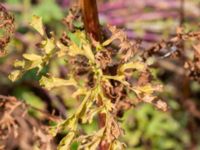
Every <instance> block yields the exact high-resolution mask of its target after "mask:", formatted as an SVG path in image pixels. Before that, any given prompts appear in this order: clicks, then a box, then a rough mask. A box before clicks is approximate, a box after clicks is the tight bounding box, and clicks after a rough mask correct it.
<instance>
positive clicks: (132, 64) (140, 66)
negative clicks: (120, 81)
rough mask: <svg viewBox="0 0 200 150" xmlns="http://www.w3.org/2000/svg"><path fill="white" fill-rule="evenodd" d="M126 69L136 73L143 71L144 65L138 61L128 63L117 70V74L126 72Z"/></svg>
mask: <svg viewBox="0 0 200 150" xmlns="http://www.w3.org/2000/svg"><path fill="white" fill-rule="evenodd" d="M127 69H136V70H138V71H143V70H144V69H146V66H145V64H144V63H142V62H139V61H136V62H129V63H126V64H123V65H122V66H121V67H120V68H119V72H120V73H124V71H126V70H127Z"/></svg>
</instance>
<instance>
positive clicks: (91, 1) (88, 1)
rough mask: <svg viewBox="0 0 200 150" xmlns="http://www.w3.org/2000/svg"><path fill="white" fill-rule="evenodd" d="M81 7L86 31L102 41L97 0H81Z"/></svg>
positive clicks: (104, 146)
mask: <svg viewBox="0 0 200 150" xmlns="http://www.w3.org/2000/svg"><path fill="white" fill-rule="evenodd" d="M80 7H81V11H82V15H83V21H84V27H85V31H86V33H87V34H88V35H89V37H90V36H92V38H94V39H95V40H96V41H98V42H101V34H100V24H99V17H98V9H97V2H96V0H80ZM98 105H99V107H100V106H101V105H102V101H101V100H99V103H98ZM98 120H99V128H103V127H104V126H105V124H106V114H103V113H101V114H99V116H98ZM108 149H109V143H106V142H105V141H104V143H100V145H99V150H108Z"/></svg>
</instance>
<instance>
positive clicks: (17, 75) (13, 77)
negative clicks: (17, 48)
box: [8, 70, 21, 82]
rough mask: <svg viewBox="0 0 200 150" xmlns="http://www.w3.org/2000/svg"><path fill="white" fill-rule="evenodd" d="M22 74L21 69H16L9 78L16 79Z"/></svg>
mask: <svg viewBox="0 0 200 150" xmlns="http://www.w3.org/2000/svg"><path fill="white" fill-rule="evenodd" d="M20 76H21V72H20V70H15V71H13V72H11V74H10V75H9V76H8V78H9V79H10V80H11V81H13V82H14V81H16V80H17V79H18V78H19V77H20Z"/></svg>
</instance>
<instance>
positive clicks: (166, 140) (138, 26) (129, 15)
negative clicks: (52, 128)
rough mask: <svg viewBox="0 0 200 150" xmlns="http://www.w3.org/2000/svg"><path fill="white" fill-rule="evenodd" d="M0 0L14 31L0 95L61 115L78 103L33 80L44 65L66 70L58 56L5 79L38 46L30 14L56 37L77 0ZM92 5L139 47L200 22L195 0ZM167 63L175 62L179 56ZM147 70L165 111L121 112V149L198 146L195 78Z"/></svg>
mask: <svg viewBox="0 0 200 150" xmlns="http://www.w3.org/2000/svg"><path fill="white" fill-rule="evenodd" d="M1 3H2V4H3V6H5V7H6V8H7V9H8V10H9V11H10V12H11V13H12V14H14V17H15V28H16V33H15V34H14V37H13V39H12V41H11V42H10V44H9V45H8V46H7V47H6V49H7V50H8V55H6V56H4V57H1V58H0V94H1V95H11V96H16V97H17V98H19V99H21V100H24V101H26V102H27V103H28V104H30V105H32V106H34V107H36V108H39V109H42V110H48V111H49V112H52V111H55V112H56V113H57V114H58V115H60V116H62V117H67V116H68V113H70V112H73V111H74V108H76V106H77V105H79V102H77V101H76V100H75V99H73V98H71V97H70V96H69V95H70V94H69V93H70V91H69V89H66V88H61V89H59V90H53V91H50V92H49V91H46V90H45V89H42V88H41V87H40V86H39V85H38V80H39V79H40V76H41V75H42V74H45V73H46V72H47V70H48V71H49V72H51V73H52V74H55V75H57V76H62V75H63V74H65V73H67V70H66V68H65V63H64V62H63V61H62V60H53V61H52V62H51V63H50V65H49V66H47V67H46V68H44V69H43V70H42V73H41V74H39V75H36V70H35V69H32V70H30V71H28V72H27V73H26V74H25V75H24V76H23V77H22V79H20V80H18V81H17V82H15V83H14V84H13V83H11V81H9V80H8V74H9V73H10V72H11V71H12V70H13V63H14V60H15V59H20V58H21V57H22V54H23V53H25V52H34V53H39V51H40V50H39V49H38V48H37V47H36V44H37V43H39V41H41V37H40V36H39V35H38V34H36V33H35V32H34V31H33V30H32V29H30V27H29V25H28V23H29V22H30V19H31V16H32V15H33V14H36V15H39V16H41V17H42V18H43V21H44V24H45V29H46V30H47V32H50V31H54V32H55V34H56V36H57V37H58V38H59V37H60V36H61V34H62V32H63V31H64V30H66V29H65V26H64V25H63V24H62V22H61V20H62V19H63V18H64V17H65V16H66V15H67V13H68V11H69V8H70V6H72V5H74V3H77V1H74V0H1ZM98 9H99V18H100V22H101V24H102V25H104V24H111V25H116V26H117V27H119V28H122V29H123V30H124V31H125V32H126V33H127V36H128V38H129V39H130V40H142V45H141V49H148V47H151V46H152V45H153V44H154V43H156V42H159V41H162V40H168V39H170V38H171V37H173V36H174V35H175V34H176V29H177V27H179V26H183V27H184V29H185V30H186V31H187V32H188V31H197V30H199V25H200V24H199V23H200V22H199V21H200V0H98ZM184 44H185V45H186V46H185V47H186V48H187V49H190V48H191V47H189V46H187V45H189V44H187V43H184ZM188 55H190V54H188ZM191 55H192V54H191ZM172 62H174V64H181V60H172ZM152 71H153V73H154V74H155V76H156V77H157V78H158V79H159V80H160V81H161V82H163V83H164V85H165V87H164V92H163V93H162V94H161V97H162V98H163V99H164V100H165V101H166V102H167V103H168V105H169V111H168V112H161V111H159V110H156V109H155V108H154V107H152V106H151V105H148V104H143V105H139V106H137V107H136V108H133V109H131V110H129V111H128V112H126V113H125V114H124V116H123V118H121V120H122V121H123V123H122V126H123V127H124V132H125V135H124V136H123V137H121V140H122V141H124V142H125V143H126V144H127V145H128V147H127V150H150V149H152V150H200V109H199V108H200V84H199V82H197V81H194V80H190V79H187V78H185V77H184V76H181V75H179V74H177V73H176V71H173V70H168V69H166V68H162V67H159V68H158V69H155V70H152ZM66 111H67V113H66ZM32 113H33V114H34V112H32ZM34 115H35V116H37V114H34ZM37 117H39V116H37ZM83 128H84V132H91V131H93V130H94V129H95V128H97V123H95V122H94V123H93V124H92V125H90V126H84V127H83Z"/></svg>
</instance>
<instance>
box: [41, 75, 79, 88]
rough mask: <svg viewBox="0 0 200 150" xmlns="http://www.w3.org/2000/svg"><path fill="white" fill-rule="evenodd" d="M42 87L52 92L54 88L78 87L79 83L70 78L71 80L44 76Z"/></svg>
mask: <svg viewBox="0 0 200 150" xmlns="http://www.w3.org/2000/svg"><path fill="white" fill-rule="evenodd" d="M40 85H41V86H44V87H45V88H46V89H48V90H51V89H52V88H56V87H60V86H75V87H76V86H77V83H76V81H75V80H74V79H72V78H70V79H69V80H65V79H61V78H55V77H49V78H48V77H45V76H43V77H42V78H41V79H40Z"/></svg>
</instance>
